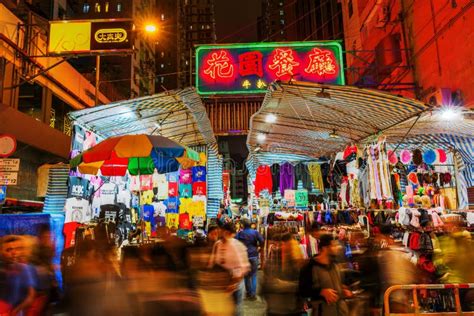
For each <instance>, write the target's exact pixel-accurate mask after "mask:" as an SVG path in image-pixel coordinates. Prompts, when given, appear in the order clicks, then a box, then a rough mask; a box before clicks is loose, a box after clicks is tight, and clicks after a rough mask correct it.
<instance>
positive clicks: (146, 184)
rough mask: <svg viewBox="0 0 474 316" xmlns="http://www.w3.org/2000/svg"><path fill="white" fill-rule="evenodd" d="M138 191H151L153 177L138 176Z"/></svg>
mask: <svg viewBox="0 0 474 316" xmlns="http://www.w3.org/2000/svg"><path fill="white" fill-rule="evenodd" d="M140 190H142V191H147V190H153V177H152V176H151V175H141V176H140Z"/></svg>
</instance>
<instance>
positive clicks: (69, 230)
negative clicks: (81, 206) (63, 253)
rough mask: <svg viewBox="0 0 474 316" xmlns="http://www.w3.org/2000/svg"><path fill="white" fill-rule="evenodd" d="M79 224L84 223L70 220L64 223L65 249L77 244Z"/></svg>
mask: <svg viewBox="0 0 474 316" xmlns="http://www.w3.org/2000/svg"><path fill="white" fill-rule="evenodd" d="M79 226H82V224H81V223H78V222H69V223H65V224H64V227H63V233H64V249H67V248H70V247H74V245H75V244H76V229H77V228H78V227H79Z"/></svg>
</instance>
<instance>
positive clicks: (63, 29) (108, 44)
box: [48, 20, 133, 55]
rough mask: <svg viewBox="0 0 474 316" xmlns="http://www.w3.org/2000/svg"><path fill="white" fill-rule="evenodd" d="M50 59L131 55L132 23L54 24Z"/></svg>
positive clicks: (69, 22) (53, 22)
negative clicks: (83, 55)
mask: <svg viewBox="0 0 474 316" xmlns="http://www.w3.org/2000/svg"><path fill="white" fill-rule="evenodd" d="M49 29H50V36H49V45H48V52H49V54H51V55H67V54H89V53H92V52H101V53H109V52H110V53H114V52H124V51H125V52H131V51H132V45H133V41H132V40H131V35H132V32H133V23H132V21H131V20H122V21H116V20H91V21H51V22H50V28H49Z"/></svg>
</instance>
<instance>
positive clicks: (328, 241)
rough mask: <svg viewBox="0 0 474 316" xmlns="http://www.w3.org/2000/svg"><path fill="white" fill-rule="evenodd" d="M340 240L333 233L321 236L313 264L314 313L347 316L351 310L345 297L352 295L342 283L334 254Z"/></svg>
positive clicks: (328, 315) (312, 303) (320, 315)
mask: <svg viewBox="0 0 474 316" xmlns="http://www.w3.org/2000/svg"><path fill="white" fill-rule="evenodd" d="M337 251H338V242H337V241H336V240H334V239H333V237H332V236H331V235H326V234H325V235H320V236H319V254H318V255H317V256H315V257H314V263H313V265H312V281H313V282H312V283H313V287H312V288H313V291H314V294H313V295H312V302H311V305H312V309H313V315H314V316H315V315H318V316H346V315H348V314H349V310H348V307H347V304H346V302H345V301H344V299H345V298H349V297H351V296H352V292H351V291H349V290H348V289H347V288H346V287H345V286H344V285H343V284H342V276H341V271H340V270H339V268H338V267H337V265H336V263H335V261H334V256H335V255H337Z"/></svg>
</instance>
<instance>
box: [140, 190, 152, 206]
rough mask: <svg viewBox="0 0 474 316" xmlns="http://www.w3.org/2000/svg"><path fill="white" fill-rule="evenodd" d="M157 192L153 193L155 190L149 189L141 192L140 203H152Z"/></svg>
mask: <svg viewBox="0 0 474 316" xmlns="http://www.w3.org/2000/svg"><path fill="white" fill-rule="evenodd" d="M154 196H155V194H154V193H153V190H148V191H144V192H142V193H141V198H140V204H141V205H145V204H151V203H153V197H154Z"/></svg>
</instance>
